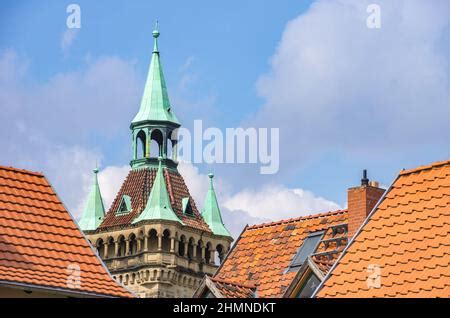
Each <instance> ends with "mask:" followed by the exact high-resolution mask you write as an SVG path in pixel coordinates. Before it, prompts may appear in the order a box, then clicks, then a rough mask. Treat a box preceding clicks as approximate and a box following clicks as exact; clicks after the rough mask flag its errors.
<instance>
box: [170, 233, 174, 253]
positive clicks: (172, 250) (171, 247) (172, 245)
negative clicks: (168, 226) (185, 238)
mask: <svg viewBox="0 0 450 318" xmlns="http://www.w3.org/2000/svg"><path fill="white" fill-rule="evenodd" d="M170 253H175V237H174V236H172V237H171V238H170Z"/></svg>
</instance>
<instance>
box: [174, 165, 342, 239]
mask: <svg viewBox="0 0 450 318" xmlns="http://www.w3.org/2000/svg"><path fill="white" fill-rule="evenodd" d="M179 171H180V173H181V175H182V176H183V178H184V180H185V182H186V184H187V186H188V188H189V191H190V193H191V195H192V196H193V198H194V200H195V202H196V203H197V207H198V208H199V209H200V210H201V208H202V205H203V201H204V199H205V195H206V192H207V189H208V182H209V181H208V177H207V175H205V174H202V173H200V172H199V170H198V168H197V167H195V166H193V165H192V164H188V163H180V165H179ZM214 188H215V190H216V194H217V197H218V201H219V206H220V207H221V212H222V217H223V220H224V223H225V224H226V225H227V227H228V229H229V230H230V231H231V233H232V234H233V236H234V237H237V236H238V235H239V233H240V232H241V231H242V230H243V228H244V226H245V225H246V224H255V223H261V222H267V221H277V220H281V219H285V218H292V217H299V216H303V215H308V214H314V213H319V212H325V211H331V210H336V209H339V208H340V207H339V205H338V204H336V203H334V202H332V201H329V200H326V199H324V198H321V197H317V196H315V195H314V194H313V193H312V192H310V191H306V190H303V189H298V188H297V189H289V188H286V187H284V186H282V185H265V186H263V187H260V188H257V189H244V190H242V191H239V192H237V193H232V189H233V188H232V187H231V186H230V184H227V183H226V182H225V181H223V179H222V178H217V177H215V178H214Z"/></svg>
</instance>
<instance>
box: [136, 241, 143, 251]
mask: <svg viewBox="0 0 450 318" xmlns="http://www.w3.org/2000/svg"><path fill="white" fill-rule="evenodd" d="M136 242H137V252H138V253H139V252H141V247H142V240H141V239H137V240H136Z"/></svg>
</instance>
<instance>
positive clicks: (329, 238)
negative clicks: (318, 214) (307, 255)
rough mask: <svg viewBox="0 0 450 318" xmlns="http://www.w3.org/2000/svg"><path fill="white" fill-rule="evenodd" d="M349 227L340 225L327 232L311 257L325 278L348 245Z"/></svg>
mask: <svg viewBox="0 0 450 318" xmlns="http://www.w3.org/2000/svg"><path fill="white" fill-rule="evenodd" d="M347 230H348V225H347V224H346V223H345V224H338V225H334V226H331V227H329V228H328V230H326V231H325V234H324V236H323V239H322V241H321V242H320V243H319V245H318V246H317V249H316V252H315V253H314V254H313V255H311V260H312V261H313V262H314V263H315V264H316V265H317V268H318V269H319V270H320V271H321V272H322V274H323V275H324V276H325V275H326V274H327V273H328V271H329V270H330V269H331V267H332V266H333V264H334V263H335V262H336V260H337V259H338V257H339V256H340V255H341V253H342V251H343V250H344V248H345V246H346V245H347V243H348V237H347Z"/></svg>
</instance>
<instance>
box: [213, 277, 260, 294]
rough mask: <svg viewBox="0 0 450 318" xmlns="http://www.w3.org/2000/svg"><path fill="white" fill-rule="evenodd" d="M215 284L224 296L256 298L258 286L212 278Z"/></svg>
mask: <svg viewBox="0 0 450 318" xmlns="http://www.w3.org/2000/svg"><path fill="white" fill-rule="evenodd" d="M210 280H211V281H212V282H213V283H214V286H215V287H216V288H217V290H218V291H219V292H220V293H221V294H222V296H223V297H224V298H254V297H255V291H256V286H255V285H252V284H241V283H235V282H230V281H226V280H223V279H219V278H214V277H212V278H210Z"/></svg>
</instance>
